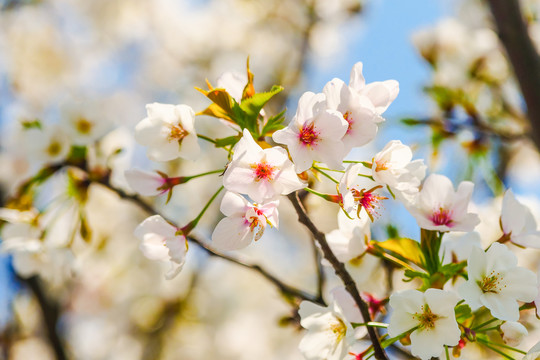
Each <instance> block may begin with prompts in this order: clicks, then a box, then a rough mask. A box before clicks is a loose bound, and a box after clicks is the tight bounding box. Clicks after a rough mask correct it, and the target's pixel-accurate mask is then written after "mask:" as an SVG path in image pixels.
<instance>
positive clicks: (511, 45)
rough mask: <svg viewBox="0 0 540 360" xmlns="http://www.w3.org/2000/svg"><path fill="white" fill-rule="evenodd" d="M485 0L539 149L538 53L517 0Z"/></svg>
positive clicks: (539, 82) (539, 63)
mask: <svg viewBox="0 0 540 360" xmlns="http://www.w3.org/2000/svg"><path fill="white" fill-rule="evenodd" d="M487 2H488V4H489V7H490V9H491V13H492V14H493V19H494V20H495V25H496V27H497V32H498V34H499V38H500V40H501V42H502V44H503V46H504V48H505V49H506V53H507V55H508V58H509V59H510V62H511V63H512V67H513V69H514V73H515V74H516V78H517V80H518V83H519V87H520V89H521V92H522V94H523V98H524V99H525V103H526V104H527V113H528V118H529V121H530V124H531V133H530V135H531V138H532V140H533V141H534V143H535V145H536V147H537V148H538V149H540V56H539V55H538V52H537V51H536V49H535V47H534V44H533V43H532V40H531V38H530V37H529V33H528V31H527V25H526V24H525V21H524V19H523V15H522V13H521V9H520V5H519V1H518V0H488V1H487Z"/></svg>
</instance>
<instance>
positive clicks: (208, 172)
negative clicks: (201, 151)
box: [183, 169, 223, 183]
mask: <svg viewBox="0 0 540 360" xmlns="http://www.w3.org/2000/svg"><path fill="white" fill-rule="evenodd" d="M222 173H223V169H218V170H212V171H207V172H204V173H200V174H196V175H191V176H183V178H184V183H187V182H188V181H190V180H193V179H196V178H198V177H201V176H206V175H212V174H222Z"/></svg>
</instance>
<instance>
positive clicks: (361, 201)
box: [351, 185, 387, 221]
mask: <svg viewBox="0 0 540 360" xmlns="http://www.w3.org/2000/svg"><path fill="white" fill-rule="evenodd" d="M381 187H382V186H381V185H378V186H375V187H374V188H372V189H369V190H367V191H364V189H362V190H358V189H354V188H353V189H351V192H352V194H353V197H354V201H356V202H357V203H358V211H357V216H360V210H362V208H364V209H366V212H367V214H368V216H369V218H370V219H371V221H373V220H374V215H375V216H378V215H379V213H378V212H377V208H379V207H380V206H381V201H382V200H385V199H387V198H386V197H384V196H380V195H377V194H375V193H374V191H375V190H377V189H378V188H381Z"/></svg>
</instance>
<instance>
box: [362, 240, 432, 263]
mask: <svg viewBox="0 0 540 360" xmlns="http://www.w3.org/2000/svg"><path fill="white" fill-rule="evenodd" d="M371 244H372V245H374V246H375V247H377V248H380V249H383V250H386V251H390V252H392V253H393V254H395V255H398V256H399V257H400V258H402V259H405V260H407V261H409V262H411V263H413V264H415V265H418V266H422V263H423V261H424V256H423V254H422V250H421V249H420V243H418V241H415V240H413V239H409V238H399V239H388V240H385V241H380V242H376V241H372V242H371Z"/></svg>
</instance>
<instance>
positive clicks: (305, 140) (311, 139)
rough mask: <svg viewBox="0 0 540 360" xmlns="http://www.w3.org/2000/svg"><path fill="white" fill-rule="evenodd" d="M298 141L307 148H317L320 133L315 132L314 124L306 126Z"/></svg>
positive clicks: (303, 127)
mask: <svg viewBox="0 0 540 360" xmlns="http://www.w3.org/2000/svg"><path fill="white" fill-rule="evenodd" d="M298 140H299V141H300V143H302V144H303V145H305V146H310V147H311V146H315V145H317V141H319V132H318V131H317V130H315V125H314V124H313V123H310V124H304V125H303V126H302V129H301V130H300V134H299V135H298Z"/></svg>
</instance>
